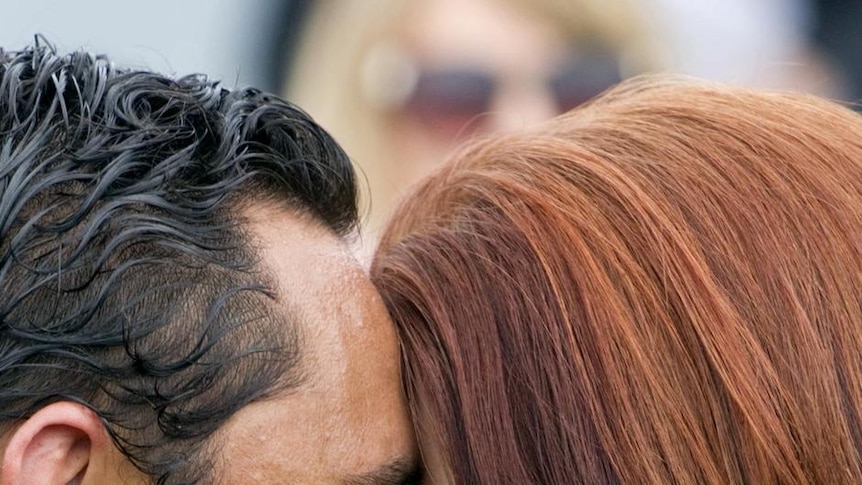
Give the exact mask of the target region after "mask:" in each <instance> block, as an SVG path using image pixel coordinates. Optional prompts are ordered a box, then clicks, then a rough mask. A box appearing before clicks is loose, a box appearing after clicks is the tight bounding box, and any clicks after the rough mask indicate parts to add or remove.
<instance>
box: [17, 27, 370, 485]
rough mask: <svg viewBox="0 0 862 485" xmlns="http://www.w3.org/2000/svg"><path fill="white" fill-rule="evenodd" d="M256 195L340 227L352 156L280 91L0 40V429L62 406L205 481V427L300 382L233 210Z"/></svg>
mask: <svg viewBox="0 0 862 485" xmlns="http://www.w3.org/2000/svg"><path fill="white" fill-rule="evenodd" d="M261 204H268V205H276V206H283V207H284V208H285V209H286V210H292V211H294V212H300V213H303V214H307V215H309V216H311V217H314V218H315V219H316V220H317V221H319V222H320V223H321V224H323V225H325V226H328V227H329V228H330V229H332V231H334V232H335V233H337V234H339V235H346V234H348V233H350V232H351V231H352V230H353V229H354V227H355V225H356V222H357V207H356V186H355V176H354V172H353V170H352V168H351V165H350V163H349V160H348V158H347V157H346V155H345V154H344V152H343V151H342V150H341V148H340V147H339V146H338V145H337V144H336V142H335V141H334V140H333V139H332V138H331V137H330V136H329V135H328V134H327V133H325V132H324V131H323V130H322V129H321V128H320V127H319V126H318V125H316V124H315V123H314V122H313V121H312V120H311V119H310V118H309V117H308V116H307V115H306V114H305V113H303V112H302V111H300V110H299V109H297V108H296V107H295V106H292V105H290V104H289V103H286V102H284V101H282V100H280V99H278V98H276V97H274V96H271V95H268V94H264V93H262V92H260V91H257V90H254V89H239V90H233V91H229V90H226V89H223V88H222V87H220V85H219V84H218V83H217V82H213V81H210V80H208V79H207V78H206V77H204V76H200V75H195V76H188V77H181V78H176V79H175V78H171V77H166V76H163V75H159V74H155V73H152V72H147V71H140V70H122V69H117V68H115V67H114V66H113V65H112V64H111V63H110V62H109V61H108V60H107V59H106V58H105V57H103V56H97V55H93V54H89V53H85V52H77V53H73V54H70V55H58V54H57V53H56V52H55V50H54V49H53V48H52V47H51V46H50V45H45V43H44V42H42V43H41V44H40V43H39V42H38V41H37V43H36V44H35V45H34V46H32V47H30V48H26V49H24V50H21V51H16V52H7V51H3V50H0V287H2V298H0V426H3V425H14V423H15V422H18V421H19V420H22V419H26V418H27V417H28V416H29V415H31V414H32V413H34V412H35V411H37V410H38V409H39V408H41V407H43V406H45V405H47V404H50V403H52V402H56V401H74V402H78V403H81V404H83V405H86V406H88V407H90V408H91V409H93V410H94V411H95V412H96V413H97V414H98V415H99V416H100V417H101V418H102V419H103V421H104V423H105V426H106V428H107V429H108V432H109V433H110V434H111V436H112V437H113V438H114V440H115V442H116V444H117V445H118V447H119V448H120V449H121V450H122V452H123V453H124V454H125V455H126V456H127V457H128V458H129V459H130V460H131V461H132V462H133V463H134V464H135V465H136V466H137V467H138V468H140V469H141V470H142V471H144V472H145V473H147V474H148V475H149V476H151V477H152V478H153V480H154V481H155V482H157V483H159V484H188V483H198V482H201V481H206V482H207V483H211V482H213V481H215V480H214V478H215V477H208V476H207V475H206V470H211V469H212V465H213V463H214V461H215V450H216V449H217V445H215V444H214V443H212V441H213V439H212V434H213V432H214V431H215V430H216V429H218V428H219V426H221V425H222V424H223V423H224V422H225V421H226V420H227V419H228V418H229V417H230V416H231V415H233V414H234V413H235V412H236V411H237V410H239V409H240V408H242V407H243V406H245V405H247V404H248V403H250V402H252V401H255V400H259V399H263V398H266V397H269V396H272V395H273V394H274V393H276V392H279V391H282V390H284V389H286V388H289V387H291V386H295V385H297V384H298V382H299V380H300V378H301V375H300V373H299V372H298V371H297V369H296V367H297V362H298V360H299V359H300V357H301V351H302V347H301V346H300V345H299V344H300V343H301V339H300V332H299V331H298V329H297V324H296V322H295V321H294V320H295V319H294V318H293V317H291V316H285V315H283V314H280V313H277V312H276V311H275V310H274V307H273V296H274V283H273V279H272V277H271V276H269V275H268V273H267V271H266V269H265V268H262V267H261V266H260V265H259V264H258V259H259V258H258V256H257V254H256V251H255V249H254V244H253V241H251V240H250V239H249V237H248V235H247V234H246V232H245V231H244V227H243V224H242V217H240V215H239V208H241V207H244V208H245V210H254V207H259V206H260V205H261Z"/></svg>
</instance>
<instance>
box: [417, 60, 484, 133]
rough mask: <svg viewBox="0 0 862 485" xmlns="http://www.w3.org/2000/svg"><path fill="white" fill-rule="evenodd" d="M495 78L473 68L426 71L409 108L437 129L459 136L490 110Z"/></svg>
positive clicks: (420, 78) (420, 79)
mask: <svg viewBox="0 0 862 485" xmlns="http://www.w3.org/2000/svg"><path fill="white" fill-rule="evenodd" d="M493 94H494V79H493V78H492V77H491V76H490V75H488V74H487V73H483V72H480V71H476V70H469V69H447V70H430V71H425V72H422V73H421V74H420V76H419V79H418V80H417V82H416V87H415V89H414V91H413V94H412V96H411V97H410V99H409V101H408V103H407V106H406V107H407V109H408V110H409V111H410V112H411V113H412V114H414V115H415V116H417V117H420V118H421V119H422V121H423V122H425V123H427V124H429V125H432V126H433V127H434V128H435V129H438V130H445V131H446V132H453V133H457V132H458V131H461V130H464V129H469V125H470V124H471V122H473V121H474V120H475V118H476V117H477V116H479V115H481V114H482V113H485V112H486V111H488V109H489V107H490V103H491V98H492V96H493Z"/></svg>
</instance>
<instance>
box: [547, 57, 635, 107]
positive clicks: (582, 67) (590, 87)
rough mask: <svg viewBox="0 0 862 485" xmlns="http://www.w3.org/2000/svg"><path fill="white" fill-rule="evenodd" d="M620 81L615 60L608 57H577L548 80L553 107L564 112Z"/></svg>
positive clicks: (620, 77)
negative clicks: (575, 60)
mask: <svg viewBox="0 0 862 485" xmlns="http://www.w3.org/2000/svg"><path fill="white" fill-rule="evenodd" d="M620 81H622V76H621V74H620V69H619V65H618V63H617V61H616V60H615V59H613V58H611V57H587V58H580V59H578V60H577V62H574V63H572V64H570V65H567V66H564V67H563V68H562V69H560V70H559V71H557V73H556V74H555V75H554V77H552V78H551V79H550V81H549V88H550V89H551V92H553V94H554V99H555V100H556V102H557V109H558V110H559V112H560V113H565V112H566V111H569V110H571V109H572V108H575V107H577V106H579V105H581V104H584V103H586V102H587V101H589V100H590V99H592V98H594V97H596V96H598V95H599V94H601V93H602V92H603V91H604V90H606V89H608V88H609V87H611V86H613V85H614V84H617V83H619V82H620Z"/></svg>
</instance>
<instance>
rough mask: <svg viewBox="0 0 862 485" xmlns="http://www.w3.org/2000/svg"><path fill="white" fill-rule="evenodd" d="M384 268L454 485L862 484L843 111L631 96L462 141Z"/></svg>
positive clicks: (857, 234) (720, 95)
mask: <svg viewBox="0 0 862 485" xmlns="http://www.w3.org/2000/svg"><path fill="white" fill-rule="evenodd" d="M372 276H373V278H374V281H375V283H376V284H377V285H378V287H379V288H380V290H381V292H382V294H383V298H384V300H385V302H386V304H387V306H388V308H389V310H390V312H391V314H392V316H393V318H394V320H395V322H396V324H397V325H398V328H399V332H400V335H401V339H402V342H403V348H404V359H405V376H406V377H405V378H406V384H407V391H408V397H409V400H410V402H411V406H412V407H413V411H414V415H415V416H416V417H417V425H418V426H419V430H418V431H419V433H420V434H422V435H423V436H426V437H430V439H431V440H432V442H436V443H438V444H439V446H440V447H441V449H442V451H443V456H444V461H445V462H446V464H447V466H448V469H449V471H450V472H451V474H452V477H454V479H455V480H456V481H457V482H458V483H470V484H513V485H514V484H526V483H536V484H569V483H589V484H600V483H605V484H612V483H632V484H635V483H636V484H667V483H704V484H728V483H788V484H839V483H857V484H858V483H862V426H860V424H862V352H860V351H862V118H860V117H859V116H858V115H856V114H854V113H853V112H851V111H849V110H847V109H844V108H842V107H839V106H837V105H835V104H832V103H830V102H827V101H824V100H820V99H817V98H814V97H810V96H804V95H794V94H775V93H760V92H754V91H749V90H745V89H740V88H730V87H724V86H714V85H706V84H697V83H694V82H690V81H685V80H673V79H671V80H667V79H664V80H657V79H640V80H636V81H633V82H628V83H625V84H624V85H622V86H621V87H619V88H617V89H615V90H613V91H611V92H610V93H609V94H606V95H605V96H603V97H601V98H600V99H599V100H597V101H595V102H593V103H591V104H590V105H588V106H586V107H584V108H582V109H578V110H576V111H574V112H572V113H570V114H568V115H565V116H563V117H560V118H558V119H556V120H554V121H553V122H551V123H550V124H548V125H547V126H545V127H543V129H542V130H540V131H539V132H536V133H530V134H516V135H506V136H498V137H495V138H491V139H487V140H484V141H481V142H479V143H476V144H474V145H472V146H471V147H469V148H468V149H466V150H465V151H463V152H462V153H461V154H460V155H459V156H458V157H457V158H456V160H454V161H453V162H451V163H449V164H448V165H447V166H446V167H445V168H444V169H443V170H441V171H439V172H437V173H436V174H435V175H434V176H432V177H431V178H429V179H428V180H427V181H425V183H424V184H423V185H422V186H421V187H420V188H419V189H418V191H417V192H415V193H414V194H413V195H412V196H411V197H410V198H409V199H408V200H407V201H406V203H405V204H404V205H403V206H402V207H401V209H400V211H399V212H398V214H397V215H396V216H395V218H394V220H393V221H392V222H391V224H390V227H389V229H388V231H387V232H386V234H385V236H384V238H383V240H382V243H381V246H380V249H379V252H378V254H377V257H376V260H375V262H374V265H373V268H372ZM419 418H421V419H419Z"/></svg>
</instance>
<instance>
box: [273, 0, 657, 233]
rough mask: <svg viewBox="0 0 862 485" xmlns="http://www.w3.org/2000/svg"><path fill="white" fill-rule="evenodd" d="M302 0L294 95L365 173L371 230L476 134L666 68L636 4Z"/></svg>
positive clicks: (538, 116) (288, 84)
mask: <svg viewBox="0 0 862 485" xmlns="http://www.w3.org/2000/svg"><path fill="white" fill-rule="evenodd" d="M300 3H301V2H300ZM306 9H308V12H306V13H305V15H306V16H307V20H306V21H305V27H304V29H303V33H302V35H300V36H299V39H296V35H293V39H292V41H296V42H298V43H297V44H296V45H295V50H292V51H290V54H289V55H290V58H291V61H290V66H289V72H290V75H289V76H288V78H287V79H286V80H285V82H284V87H283V88H284V92H285V93H286V96H287V97H288V98H289V99H291V100H292V101H294V102H296V103H297V104H299V105H300V106H303V107H304V108H305V109H307V110H308V111H309V112H310V113H311V114H312V115H313V116H314V117H315V118H316V119H318V120H319V121H320V122H321V124H322V125H323V126H325V127H326V128H327V129H328V130H329V131H330V132H332V133H333V134H334V136H335V137H336V138H337V139H338V140H339V141H340V142H341V143H342V144H343V145H344V146H345V149H346V150H347V152H348V153H349V154H350V155H351V156H352V158H353V159H354V161H355V162H356V163H357V165H358V166H359V168H360V170H361V171H363V172H364V173H365V175H366V176H367V178H368V184H369V186H370V194H365V195H366V198H365V202H364V204H365V207H368V204H369V203H370V210H371V212H370V216H371V217H370V221H369V225H368V227H369V228H370V229H371V231H372V233H373V232H374V230H375V228H377V227H380V223H381V222H382V220H383V218H384V217H385V216H386V215H387V214H388V213H389V212H390V211H389V209H390V207H392V205H393V203H394V201H395V200H397V198H398V196H399V194H401V193H403V192H404V191H405V190H406V188H407V187H408V186H409V185H411V184H412V183H414V182H415V181H417V180H418V179H419V178H420V177H422V176H423V175H425V174H427V173H428V172H429V171H430V170H432V169H433V168H434V167H435V166H437V164H439V163H440V162H441V161H442V160H443V159H444V158H446V156H447V155H448V154H449V153H450V152H451V151H452V150H453V148H454V147H455V145H456V144H458V143H459V142H462V141H464V140H466V139H468V138H470V136H471V135H474V134H482V133H488V132H491V131H497V130H519V129H523V128H526V127H529V126H531V125H533V124H535V123H537V122H539V121H543V120H545V119H548V118H550V117H552V116H554V115H557V114H559V113H562V112H565V111H567V110H569V109H571V108H573V107H575V106H577V105H579V104H581V103H583V102H584V101H586V100H588V99H590V98H592V97H593V96H595V95H597V94H598V93H600V92H602V91H603V90H605V89H606V88H608V87H609V86H611V85H613V84H615V83H616V82H618V81H620V80H621V79H623V78H625V77H627V76H629V75H630V74H633V73H638V72H642V71H645V70H651V69H654V68H656V67H657V66H656V63H655V61H654V57H655V56H654V52H653V50H654V49H653V46H652V45H651V44H650V42H649V37H648V36H647V34H646V32H647V28H646V25H645V24H644V23H643V22H642V19H641V15H640V12H638V11H637V10H636V9H635V8H634V6H633V5H632V4H631V3H629V2H628V1H626V0H613V1H598V0H538V1H529V0H413V1H400V0H357V1H351V2H342V1H338V0H330V1H320V2H316V3H314V4H313V7H311V6H307V7H306ZM369 195H370V197H369ZM374 239H376V238H374V237H373V236H372V237H371V238H370V239H369V240H368V241H367V242H368V243H369V244H368V245H369V246H371V245H373V241H374Z"/></svg>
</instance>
